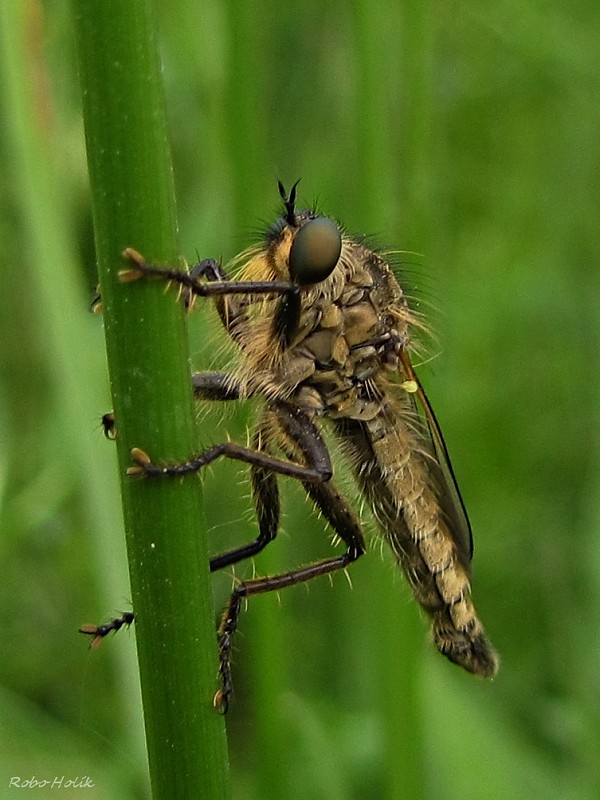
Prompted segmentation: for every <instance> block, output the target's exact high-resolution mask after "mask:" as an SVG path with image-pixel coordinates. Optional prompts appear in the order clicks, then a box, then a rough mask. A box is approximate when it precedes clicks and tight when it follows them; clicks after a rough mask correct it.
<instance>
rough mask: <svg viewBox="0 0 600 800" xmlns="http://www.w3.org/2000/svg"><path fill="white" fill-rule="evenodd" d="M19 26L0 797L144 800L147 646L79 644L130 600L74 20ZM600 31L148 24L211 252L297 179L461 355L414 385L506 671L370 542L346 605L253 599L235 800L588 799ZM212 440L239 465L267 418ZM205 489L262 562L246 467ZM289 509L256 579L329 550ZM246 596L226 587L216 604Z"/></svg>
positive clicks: (449, 23)
mask: <svg viewBox="0 0 600 800" xmlns="http://www.w3.org/2000/svg"><path fill="white" fill-rule="evenodd" d="M156 5H157V6H159V4H156ZM16 7H17V4H16V3H14V4H13V3H10V2H9V3H7V4H3V6H2V8H1V9H0V35H1V36H2V47H0V66H1V70H2V76H1V88H2V92H3V94H2V118H1V127H0V153H1V159H2V161H1V163H2V182H1V184H0V243H1V250H0V252H1V253H2V256H1V258H2V272H3V290H2V292H0V304H1V313H0V353H1V359H2V360H1V364H2V366H1V374H0V437H1V446H0V559H1V560H0V571H1V574H2V576H3V580H2V581H1V583H0V617H1V618H2V635H1V637H0V641H1V643H2V644H1V648H2V650H1V652H2V658H1V659H0V798H3V797H9V796H10V797H12V796H14V794H13V791H14V790H13V789H12V788H11V787H10V785H9V784H10V778H11V777H14V776H19V777H20V778H21V779H22V780H24V779H27V778H30V777H32V776H36V777H37V778H38V779H48V778H50V779H53V778H54V777H59V778H60V777H61V776H63V775H64V776H65V780H69V779H74V778H76V777H77V776H79V777H81V776H85V775H89V776H90V777H91V779H92V780H93V781H94V783H95V787H94V788H93V789H87V790H86V795H85V796H86V797H98V798H111V800H112V799H113V798H114V799H116V800H119V799H120V798H128V799H129V798H143V797H147V783H146V777H145V762H144V751H143V730H142V722H141V712H140V704H139V690H138V687H137V678H136V672H135V644H134V633H133V632H131V633H130V634H129V635H128V634H127V633H123V632H122V633H120V634H119V636H118V638H115V639H110V640H108V641H106V642H105V643H104V644H103V646H102V648H100V650H98V651H94V652H90V651H88V649H87V647H86V644H87V642H86V641H83V637H81V636H79V635H78V634H77V628H78V626H79V625H80V624H81V623H82V622H92V621H94V622H100V621H102V620H104V619H106V618H108V617H110V616H112V615H114V613H116V612H118V611H119V610H121V609H128V608H129V607H130V598H129V596H128V583H127V565H126V558H125V552H124V544H123V534H122V530H121V522H120V511H119V505H118V486H117V479H116V475H115V460H114V453H113V446H112V445H111V444H110V443H108V442H106V441H105V440H104V439H103V437H102V434H101V431H100V427H99V419H100V416H101V415H102V413H103V412H105V411H106V410H108V409H109V408H110V397H109V391H108V386H107V379H106V374H105V365H104V355H103V336H102V330H101V320H100V318H99V317H93V316H91V315H88V314H87V312H86V305H87V303H88V302H89V299H90V298H91V296H92V289H93V286H94V284H95V278H94V251H93V234H92V228H91V220H90V210H89V194H88V185H87V175H86V164H85V147H84V139H83V130H82V123H81V116H80V99H79V94H78V92H79V89H78V85H77V79H76V64H75V57H74V43H73V30H72V25H71V18H70V6H69V4H68V3H67V2H65V0H54V1H53V2H51V1H50V0H48V1H47V2H34V1H33V0H21V2H20V3H18V8H19V11H18V13H14V12H15V8H16ZM599 22H600V6H599V5H598V4H597V3H595V2H592V1H591V0H575V2H572V3H570V4H568V5H567V4H565V3H561V2H558V0H547V2H544V3H541V2H533V3H529V4H527V6H523V5H522V4H521V3H517V2H515V0H500V2H496V3H494V4H483V5H479V6H477V5H475V4H472V3H465V2H455V1H454V0H449V1H447V2H434V3H417V2H414V1H413V2H408V1H407V2H404V3H401V2H395V3H394V2H380V3H372V2H359V0H355V1H354V2H350V3H341V2H334V3H328V4H325V3H321V2H315V0H306V2H304V3H303V4H302V5H301V6H298V5H297V4H294V5H292V4H289V5H288V4H284V3H272V2H266V0H262V1H259V2H253V3H244V2H241V1H240V0H236V2H227V3H222V2H218V0H203V1H202V2H200V0H194V2H192V1H191V0H184V1H182V2H179V3H177V4H176V5H170V4H169V5H167V4H164V6H161V7H160V8H158V7H157V31H158V37H159V41H160V45H161V50H162V54H163V59H164V78H165V89H166V97H167V106H168V111H169V118H170V135H171V143H172V149H173V158H174V164H175V173H176V183H177V189H178V201H179V219H180V228H181V249H182V252H183V253H185V255H186V256H187V257H188V258H189V259H190V260H192V259H194V258H195V256H196V253H198V254H199V255H201V256H202V257H205V256H215V257H222V258H223V259H224V261H227V260H228V259H230V258H231V257H232V256H233V255H234V254H235V253H237V252H238V251H239V250H240V249H242V248H243V247H245V246H247V245H248V244H249V243H251V242H253V241H255V240H256V236H257V231H261V230H263V229H264V226H265V224H268V223H269V222H270V221H272V220H273V218H274V215H275V214H276V213H277V211H278V205H279V203H278V197H277V191H276V181H277V179H278V178H279V179H281V180H282V181H284V183H285V184H286V185H290V184H291V183H292V182H293V181H295V180H296V179H297V178H299V177H301V178H302V182H301V184H300V187H299V194H300V197H301V199H302V200H303V201H304V202H305V203H307V204H312V203H313V202H314V201H318V203H319V205H320V207H321V208H322V210H323V211H324V212H325V213H328V214H330V215H332V216H335V217H336V218H339V219H340V220H342V221H343V223H344V224H345V226H346V227H347V228H348V230H349V231H352V232H356V233H369V234H373V235H374V236H375V238H376V240H377V241H379V242H380V243H381V244H382V245H383V246H386V247H393V248H396V249H401V250H404V251H407V253H406V254H405V255H404V256H403V257H402V260H403V261H405V262H406V272H407V280H408V281H409V283H410V285H411V286H414V287H415V289H414V293H415V295H416V296H417V297H418V298H419V299H420V301H421V308H422V310H424V311H426V312H427V313H428V314H429V315H430V318H431V319H432V322H433V325H434V327H435V329H436V332H437V334H438V337H439V342H438V343H437V344H436V345H435V347H434V348H433V352H432V355H434V356H435V358H433V359H432V360H431V361H430V363H428V364H427V365H425V366H424V367H423V368H422V369H421V370H420V374H421V376H422V379H423V382H424V383H425V385H426V387H427V390H428V393H429V395H430V399H431V400H432V402H433V404H434V407H435V409H436V412H437V414H438V416H439V419H440V420H441V422H442V425H443V429H444V433H445V436H446V438H447V443H448V446H449V448H450V450H451V452H452V455H453V461H454V466H455V469H456V471H457V474H458V476H459V479H460V484H461V488H462V491H463V494H464V498H465V501H466V503H467V505H468V508H469V511H470V516H471V521H472V523H473V527H474V532H475V559H474V593H475V598H476V602H477V605H478V608H479V611H480V613H481V616H482V618H483V620H484V623H485V625H486V627H487V629H488V632H489V634H490V636H491V638H492V640H493V641H494V643H495V645H496V646H497V648H498V649H499V651H500V652H501V655H502V667H501V671H500V673H499V675H498V677H497V679H496V680H495V681H494V682H493V683H487V684H486V683H483V682H481V681H479V680H477V679H475V678H473V677H471V676H469V675H467V674H463V673H462V672H461V671H460V670H458V669H456V668H454V667H453V666H452V665H450V664H449V663H447V662H446V661H445V660H444V659H442V658H440V657H439V656H438V655H437V654H436V653H435V652H434V651H433V648H432V647H431V646H430V645H429V644H428V642H427V625H426V622H425V621H424V620H423V619H422V617H421V615H420V613H419V611H418V610H417V608H416V607H415V605H414V603H413V602H412V601H411V599H410V597H409V593H408V591H407V589H406V587H405V586H404V582H403V580H402V578H401V577H400V576H398V575H397V569H396V568H395V567H394V565H393V563H392V560H391V558H390V557H389V555H388V553H387V552H386V551H385V549H383V550H382V548H381V547H380V546H379V542H378V541H374V542H373V547H372V548H371V550H370V552H369V554H368V555H367V556H365V557H364V558H363V559H361V560H360V561H359V562H358V563H357V564H355V565H353V567H352V569H351V573H350V577H351V581H352V587H350V586H349V583H348V581H346V579H345V578H344V576H343V575H336V576H334V578H333V580H332V582H331V583H332V584H333V586H332V585H330V581H328V580H327V579H326V578H322V579H319V580H317V581H315V582H313V583H312V584H311V585H310V586H308V587H306V589H305V588H304V587H296V588H293V589H289V590H287V591H284V592H281V594H280V596H279V597H276V596H263V597H257V598H254V599H253V600H252V602H251V603H250V604H249V607H248V610H247V612H246V613H245V614H244V615H243V617H242V619H241V624H240V633H239V635H238V639H237V642H236V653H235V664H234V680H235V688H236V694H235V698H234V702H233V706H232V708H231V712H230V715H229V717H228V720H227V722H228V729H229V734H230V756H231V764H232V774H233V785H234V797H235V798H244V799H245V800H246V798H250V799H252V798H257V799H260V800H262V799H263V798H264V799H270V798H281V797H282V796H285V797H286V798H288V800H295V798H298V800H300V798H306V797H314V798H327V799H328V800H329V798H331V799H332V800H345V798H353V799H354V798H394V799H395V798H407V799H408V800H412V798H425V799H429V798H431V799H435V800H455V798H461V800H464V799H465V798H467V799H468V798H480V797H481V796H486V797H490V798H498V799H500V800H503V799H504V798H507V799H508V798H511V800H514V798H531V797H544V798H561V800H563V799H564V798H577V800H579V799H580V798H581V800H584V799H586V798H590V799H591V798H596V797H597V796H598V790H599V787H600V696H599V695H600V690H599V683H598V677H597V676H598V671H599V668H600V645H599V633H598V632H599V630H600V519H599V515H598V511H597V498H598V495H599V491H600V480H599V472H598V453H599V446H598V445H599V442H598V422H599V420H598V410H597V409H598V408H599V407H600V402H599V399H600V398H599V382H598V379H597V377H594V374H595V373H594V372H593V370H591V366H592V365H593V364H594V363H597V359H598V330H599V326H598V323H599V317H600V312H599V311H598V310H597V303H596V302H595V301H594V298H595V296H596V293H597V291H598V289H599V274H600V273H599V270H598V264H599V263H600V245H599V237H598V225H599V220H600V208H599V202H598V187H599V186H600V137H599V136H598V131H599V130H600V92H599V90H600V46H599V42H600V40H599V34H600V25H599ZM13 45H14V47H13ZM19 48H22V50H21V52H22V53H24V54H25V59H24V62H23V60H21V61H20V60H19V59H20V56H19ZM23 80H24V81H25V83H26V84H27V85H28V86H29V87H30V88H31V87H33V90H34V96H35V103H34V106H33V108H28V107H27V106H26V105H24V104H23V102H24V101H23V97H22V93H21V94H20V92H19V86H20V85H22V82H23ZM139 124H141V125H143V124H144V120H143V119H142V120H139ZM124 244H135V243H124ZM429 309H431V311H429ZM190 328H191V336H192V352H193V360H194V366H195V367H196V368H208V367H211V366H221V365H222V364H223V363H225V362H224V355H223V352H222V350H223V348H222V347H221V345H222V344H223V339H222V337H221V336H220V333H219V330H218V326H217V325H216V324H215V321H214V314H212V312H211V309H210V308H208V307H207V306H205V307H204V308H203V309H201V310H200V311H199V312H198V314H197V315H196V316H195V318H194V319H193V320H192V321H191V323H190ZM207 329H208V330H209V333H208V334H207V333H206V331H207ZM215 353H216V355H215ZM157 390H159V387H157ZM200 418H201V423H202V428H201V434H200V437H201V440H202V441H203V442H206V443H208V442H211V441H218V440H219V439H222V438H223V436H225V435H226V433H227V432H228V433H229V434H230V435H231V436H232V437H233V438H235V439H238V440H239V441H244V440H245V438H246V429H247V427H248V426H251V425H252V419H253V408H252V406H251V404H247V405H245V406H244V407H243V408H240V409H239V413H238V409H235V408H233V407H231V408H228V409H227V410H224V409H221V408H219V407H216V408H207V409H202V410H201V414H200ZM205 486H206V497H207V504H208V507H207V516H208V521H209V525H210V527H211V528H212V531H213V535H214V550H215V552H216V551H220V550H223V549H226V547H227V546H230V545H231V544H232V543H233V542H240V541H246V540H248V539H250V538H252V537H253V530H254V528H253V524H254V523H253V519H252V513H251V503H250V500H249V487H248V480H247V473H246V471H245V470H244V469H243V467H242V466H240V465H237V466H235V465H234V466H231V465H227V464H218V465H216V466H215V467H214V469H213V470H212V472H211V474H209V475H207V476H206V478H205ZM282 486H283V487H284V494H285V519H284V524H283V531H282V534H281V536H280V538H279V539H278V541H277V542H276V543H274V544H273V545H271V547H270V548H269V550H268V551H267V552H265V553H263V554H261V556H260V557H258V558H257V559H256V560H255V563H254V564H253V565H252V564H248V565H242V566H240V567H238V569H237V571H236V574H237V575H238V576H243V575H251V574H253V571H255V572H256V574H264V573H268V572H272V571H274V570H276V569H278V568H284V569H285V568H289V567H291V566H293V565H296V564H299V563H302V562H306V561H310V560H313V559H316V558H319V557H323V556H325V555H327V554H328V553H330V552H331V548H330V543H329V539H330V532H328V531H326V530H324V528H323V525H322V523H321V522H320V520H318V519H317V518H316V516H315V515H314V513H313V512H312V511H311V509H310V508H309V506H308V504H307V503H306V502H305V500H304V498H303V495H302V491H301V490H300V489H299V488H298V487H297V486H294V485H292V484H289V485H288V484H287V483H286V482H284V481H282ZM365 522H366V524H367V526H368V527H371V525H370V522H369V520H368V517H367V516H366V515H365ZM230 584H231V575H224V576H216V577H215V601H216V605H217V606H220V605H222V603H223V602H224V600H225V597H226V594H227V591H228V588H229V587H230ZM193 668H194V665H193V664H190V669H193ZM82 791H83V790H82ZM63 794H64V796H66V795H67V794H69V796H73V790H72V789H71V790H67V789H65V788H64V787H63V789H56V790H53V793H52V797H60V796H63ZM40 795H41V793H40ZM44 796H45V795H44Z"/></svg>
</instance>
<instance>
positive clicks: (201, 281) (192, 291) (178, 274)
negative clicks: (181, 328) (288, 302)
mask: <svg viewBox="0 0 600 800" xmlns="http://www.w3.org/2000/svg"><path fill="white" fill-rule="evenodd" d="M123 257H124V258H126V259H127V260H128V261H129V262H130V263H131V267H130V268H129V269H126V270H121V271H120V272H119V279H120V280H121V281H123V282H125V283H128V282H130V281H136V280H138V279H139V278H142V277H144V276H147V277H155V278H162V279H163V280H166V281H172V282H173V283H178V284H179V285H180V286H182V287H183V288H184V289H186V290H187V291H188V293H189V295H195V296H198V297H219V296H223V295H236V294H239V295H253V294H293V295H296V294H298V293H299V288H298V286H297V285H296V284H294V283H290V282H289V281H232V280H229V279H228V277H227V275H226V273H225V271H224V270H223V268H222V267H221V265H220V264H219V262H218V261H215V260H214V259H212V258H209V259H205V260H204V261H200V262H198V264H196V265H195V266H194V267H192V269H191V271H190V272H185V271H184V270H180V269H174V268H173V267H163V266H158V265H156V264H148V263H147V262H146V260H145V258H144V256H143V255H142V254H141V253H138V251H137V250H134V249H133V248H132V247H128V248H126V249H125V250H124V251H123Z"/></svg>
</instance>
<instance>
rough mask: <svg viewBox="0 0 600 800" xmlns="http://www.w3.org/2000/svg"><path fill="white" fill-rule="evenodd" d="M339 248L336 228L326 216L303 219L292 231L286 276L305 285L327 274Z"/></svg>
mask: <svg viewBox="0 0 600 800" xmlns="http://www.w3.org/2000/svg"><path fill="white" fill-rule="evenodd" d="M341 252H342V234H341V233H340V229H339V228H338V226H337V225H336V224H335V222H333V220H331V219H328V218H327V217H317V218H316V219H311V220H309V221H308V222H306V223H305V224H304V225H303V226H302V227H301V228H300V230H299V231H298V233H297V234H296V236H295V238H294V241H293V242H292V247H291V249H290V277H291V278H292V280H293V281H295V282H296V283H298V284H300V286H305V285H306V284H309V283H320V282H321V281H324V280H325V278H328V277H329V276H330V275H331V273H332V272H333V270H334V268H335V265H336V264H337V262H338V260H339V257H340V253H341Z"/></svg>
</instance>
